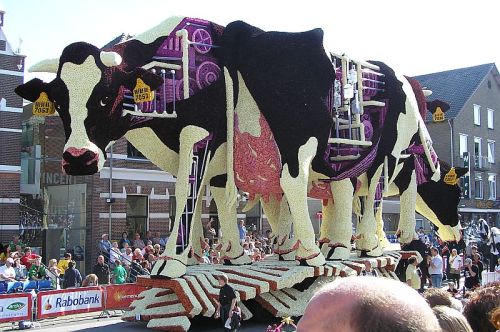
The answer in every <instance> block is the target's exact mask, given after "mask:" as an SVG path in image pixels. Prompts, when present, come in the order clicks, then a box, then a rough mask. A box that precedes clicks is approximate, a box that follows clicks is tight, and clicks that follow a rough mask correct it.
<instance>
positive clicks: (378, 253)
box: [366, 246, 384, 257]
mask: <svg viewBox="0 0 500 332" xmlns="http://www.w3.org/2000/svg"><path fill="white" fill-rule="evenodd" d="M383 253H384V251H383V249H382V247H381V246H377V247H376V248H374V249H372V250H370V251H368V252H367V253H366V255H367V256H368V257H380V256H382V254H383Z"/></svg>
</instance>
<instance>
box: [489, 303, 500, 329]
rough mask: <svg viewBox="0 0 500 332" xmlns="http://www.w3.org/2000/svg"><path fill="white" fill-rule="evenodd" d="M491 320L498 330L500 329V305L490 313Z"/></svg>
mask: <svg viewBox="0 0 500 332" xmlns="http://www.w3.org/2000/svg"><path fill="white" fill-rule="evenodd" d="M490 322H491V325H493V327H494V328H495V329H496V331H500V307H497V308H496V309H494V310H493V311H492V313H491V315H490Z"/></svg>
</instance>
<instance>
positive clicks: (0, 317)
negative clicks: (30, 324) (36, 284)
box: [0, 293, 33, 323]
mask: <svg viewBox="0 0 500 332" xmlns="http://www.w3.org/2000/svg"><path fill="white" fill-rule="evenodd" d="M32 303H33V301H32V299H31V294H30V293H20V294H5V295H0V323H4V322H16V321H20V320H31V305H32Z"/></svg>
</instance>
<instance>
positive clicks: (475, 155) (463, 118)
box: [415, 63, 500, 226]
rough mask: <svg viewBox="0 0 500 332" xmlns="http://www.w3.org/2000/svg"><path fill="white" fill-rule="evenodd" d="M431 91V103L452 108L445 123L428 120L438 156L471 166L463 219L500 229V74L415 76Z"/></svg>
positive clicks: (482, 69)
mask: <svg viewBox="0 0 500 332" xmlns="http://www.w3.org/2000/svg"><path fill="white" fill-rule="evenodd" d="M415 78H416V79H417V80H418V81H420V83H421V84H422V86H424V87H426V88H428V89H430V90H432V91H433V94H432V95H431V97H430V98H429V99H431V100H432V99H440V100H442V101H445V102H447V103H448V104H449V105H450V110H449V111H448V112H446V113H445V119H444V121H440V122H438V121H433V118H432V116H431V115H428V117H427V119H426V120H427V121H426V122H427V127H428V129H429V132H430V134H431V137H432V139H433V142H434V148H435V149H436V152H437V154H438V156H439V158H441V159H443V160H444V161H446V162H448V163H450V164H452V165H454V166H457V167H464V166H466V167H469V175H468V176H467V177H463V178H462V179H461V185H462V191H463V198H462V200H461V204H460V207H459V212H460V214H461V215H462V218H463V221H464V222H465V223H469V222H470V221H473V220H476V221H477V220H478V219H479V218H484V219H485V220H488V221H489V222H490V224H491V225H496V226H499V225H500V200H499V198H498V197H499V196H498V179H499V177H498V174H500V154H499V151H497V149H496V144H497V143H498V142H500V113H499V112H500V75H499V72H498V69H497V67H496V66H495V64H493V63H490V64H484V65H479V66H474V67H468V68H461V69H455V70H449V71H444V72H439V73H432V74H427V75H422V76H418V77H415Z"/></svg>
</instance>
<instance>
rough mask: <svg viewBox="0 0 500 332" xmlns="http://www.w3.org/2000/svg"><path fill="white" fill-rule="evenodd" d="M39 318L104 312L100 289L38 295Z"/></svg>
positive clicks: (65, 290) (93, 288)
mask: <svg viewBox="0 0 500 332" xmlns="http://www.w3.org/2000/svg"><path fill="white" fill-rule="evenodd" d="M37 303H38V308H37V311H38V318H39V319H40V318H47V317H54V316H61V315H70V314H80V313H84V312H92V311H100V310H104V292H103V290H102V288H100V287H87V288H70V289H63V290H55V291H48V292H39V293H38V294H37Z"/></svg>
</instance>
